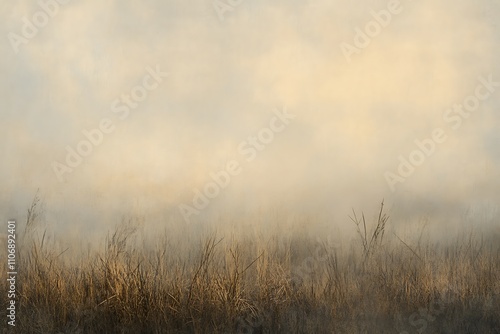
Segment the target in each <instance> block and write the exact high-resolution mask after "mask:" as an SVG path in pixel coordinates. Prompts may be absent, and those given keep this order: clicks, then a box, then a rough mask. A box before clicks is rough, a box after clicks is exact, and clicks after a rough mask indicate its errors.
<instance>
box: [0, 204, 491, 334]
mask: <svg viewBox="0 0 500 334" xmlns="http://www.w3.org/2000/svg"><path fill="white" fill-rule="evenodd" d="M352 218H353V220H354V222H355V223H356V225H353V228H354V229H356V228H358V229H359V230H358V233H359V237H360V238H358V242H356V243H351V244H350V246H349V247H348V248H342V247H339V246H338V245H336V244H332V243H330V242H328V241H326V240H323V242H320V241H318V240H314V239H313V238H309V237H307V236H304V235H292V236H288V237H285V236H283V235H278V234H277V235H275V236H269V237H268V239H267V241H266V242H264V241H262V240H255V239H252V238H250V237H248V238H223V237H219V236H217V234H211V235H208V236H206V237H205V239H204V240H202V241H200V242H199V243H197V244H192V245H189V248H188V249H189V250H188V251H183V252H179V247H180V245H179V244H176V243H175V242H174V241H172V240H168V238H166V239H163V241H161V242H157V243H154V242H147V243H141V240H137V238H135V240H133V239H134V236H135V235H136V228H135V227H134V226H133V225H130V224H122V225H120V226H118V227H117V229H116V230H115V232H114V233H113V234H111V235H108V237H107V238H106V240H105V241H104V244H103V245H102V247H101V248H98V247H96V248H95V249H94V250H91V251H87V252H82V253H81V256H79V257H78V258H77V259H76V258H74V257H72V256H70V255H69V254H68V253H69V252H66V253H65V252H64V249H59V248H58V247H57V246H55V245H54V244H50V245H49V244H47V241H46V239H45V237H44V236H39V237H36V234H35V233H32V234H31V235H30V233H29V231H28V233H27V234H28V235H27V236H26V239H25V241H24V243H23V246H22V248H21V249H20V252H21V253H20V256H19V259H18V260H19V261H20V266H19V272H20V274H19V276H18V295H19V304H18V305H19V310H18V324H17V326H16V330H17V332H19V333H500V298H499V295H500V283H499V278H500V246H499V244H498V243H494V242H486V241H484V240H482V239H481V238H480V237H479V236H474V235H473V234H468V235H462V237H458V238H457V239H456V241H455V242H453V243H451V244H447V245H440V244H432V243H431V242H430V241H427V242H424V241H422V240H419V241H418V242H415V243H409V242H405V241H404V240H402V239H399V238H398V237H395V236H385V238H384V229H385V223H386V221H387V220H386V219H385V216H384V214H383V212H382V210H381V212H380V215H379V216H378V221H376V222H375V225H374V226H373V229H371V228H370V226H367V225H370V224H368V223H367V222H366V221H363V219H364V217H359V216H356V217H354V216H353V217H352ZM28 225H29V224H28ZM4 269H5V268H2V272H3V273H5V272H6V270H4ZM2 286H3V287H4V288H6V280H5V279H2ZM4 291H5V290H4ZM4 309H5V308H4ZM2 312H3V314H2V316H4V319H5V311H4V310H3V311H2Z"/></svg>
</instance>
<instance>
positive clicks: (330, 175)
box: [0, 0, 500, 231]
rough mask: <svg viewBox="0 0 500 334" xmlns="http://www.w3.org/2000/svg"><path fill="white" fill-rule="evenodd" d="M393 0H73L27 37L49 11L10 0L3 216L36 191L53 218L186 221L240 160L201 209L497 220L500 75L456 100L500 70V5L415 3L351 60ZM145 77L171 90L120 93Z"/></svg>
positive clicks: (3, 65) (0, 111)
mask: <svg viewBox="0 0 500 334" xmlns="http://www.w3.org/2000/svg"><path fill="white" fill-rule="evenodd" d="M42 2H43V3H52V2H51V1H48V0H46V1H42ZM214 3H215V4H216V5H218V6H219V7H217V8H218V9H216V7H214ZM221 3H223V4H226V6H231V5H227V4H228V3H233V4H234V6H231V10H227V11H224V12H220V10H221V9H220V8H223V7H220V6H221ZM388 3H389V1H378V0H372V1H368V0H364V1H357V2H355V3H353V1H340V0H334V1H326V0H303V1H298V0H296V1H290V0H288V1H285V0H277V1H263V0H242V1H239V2H238V1H232V2H228V1H227V0H221V1H218V2H213V1H211V0H203V1H201V0H195V1H181V0H166V1H160V0H146V1H118V0H102V1H90V0H72V1H69V2H68V3H67V4H59V5H58V8H57V12H55V13H54V15H53V17H49V19H48V22H46V24H45V25H44V26H43V27H39V28H38V31H37V32H36V34H35V36H33V37H31V38H25V37H23V27H24V25H25V24H26V23H25V22H26V21H23V17H26V19H27V20H29V21H30V22H33V15H36V13H38V12H40V11H41V10H42V9H41V7H40V5H39V4H38V3H36V2H35V1H27V0H24V1H15V2H12V1H4V2H2V4H1V5H0V16H1V18H2V20H1V21H2V26H1V27H2V28H1V29H2V30H1V35H2V36H4V37H3V38H2V39H1V41H0V45H1V50H2V52H1V54H0V72H1V77H0V78H1V79H0V85H1V90H0V94H1V99H0V115H1V123H0V131H1V133H2V137H3V140H2V144H0V152H1V153H2V154H1V156H2V163H1V164H0V186H1V192H0V196H1V203H0V210H1V212H2V215H1V216H2V217H3V218H2V219H4V220H5V219H7V218H18V219H23V218H24V215H25V210H26V208H27V206H28V205H29V203H30V201H31V199H32V198H33V196H34V195H35V193H36V190H37V189H38V188H39V189H40V195H41V197H42V199H43V202H44V205H45V214H44V219H45V220H46V222H47V223H48V224H55V225H58V226H63V227H64V228H65V230H68V231H70V230H71V231H79V230H85V229H86V228H88V227H91V228H96V227H97V226H100V225H104V226H108V225H106V224H109V223H115V222H116V221H118V220H119V219H120V218H121V217H122V216H126V215H138V216H144V217H146V218H147V219H151V221H153V220H154V221H161V220H162V219H176V220H178V221H179V222H181V223H183V222H184V220H183V218H182V216H181V214H180V212H179V205H180V204H186V205H193V204H192V201H193V197H194V194H195V189H199V190H202V189H203V187H204V186H205V185H206V184H207V182H210V181H211V178H210V174H211V173H214V172H218V171H221V170H224V169H225V168H226V165H227V163H228V162H229V161H232V160H235V161H237V162H238V163H239V164H240V167H241V173H239V174H238V175H236V176H232V177H231V180H230V182H229V184H228V185H227V187H225V188H224V189H222V190H221V191H220V194H219V195H218V196H216V197H215V198H214V199H211V200H210V204H209V205H208V206H207V208H205V209H203V210H200V213H199V214H198V215H193V216H192V219H201V220H203V219H208V218H209V217H213V216H214V215H215V216H217V215H221V216H223V215H225V214H228V215H230V214H239V215H247V214H249V213H254V212H260V210H264V211H265V210H282V211H284V212H288V213H289V214H290V215H303V214H305V215H317V216H321V217H323V218H325V217H329V218H328V219H330V218H331V219H334V220H337V221H339V222H340V221H342V220H347V215H348V214H349V213H350V210H351V208H353V207H354V208H357V209H359V210H361V209H362V210H366V211H369V212H371V210H373V208H375V207H376V206H377V205H378V203H379V202H380V201H381V200H382V198H385V200H386V203H387V204H388V205H389V207H390V208H391V210H393V215H394V216H395V217H399V219H400V220H401V221H404V220H406V219H408V220H411V219H418V217H421V216H429V217H431V218H432V217H436V221H438V220H440V219H446V217H449V219H456V217H459V216H460V215H463V214H464V212H466V211H467V209H470V210H469V213H470V212H473V213H475V214H477V215H478V216H476V217H475V218H474V219H475V220H474V219H473V220H474V222H476V223H479V222H482V221H483V220H491V218H492V217H493V216H494V215H498V214H500V212H499V210H498V206H497V204H498V200H499V199H500V192H499V191H498V189H499V185H500V181H499V180H500V146H499V143H500V134H499V133H500V132H499V131H498V129H499V127H500V114H499V108H500V85H499V86H497V87H496V88H494V89H493V91H490V92H489V93H490V94H489V96H488V97H487V98H485V99H484V100H481V101H480V103H479V105H478V106H477V108H475V109H474V111H473V112H470V115H468V116H467V117H460V120H459V119H457V118H456V117H457V116H458V115H459V114H457V113H448V114H447V112H448V110H449V109H450V108H453V106H454V105H457V104H463V103H464V100H465V99H466V98H468V97H470V96H473V95H474V94H475V92H476V88H477V86H478V85H480V84H481V81H480V79H479V78H480V77H481V78H483V79H485V80H486V79H488V78H492V80H493V81H494V82H500V71H499V68H498V59H499V57H498V56H500V53H499V50H500V29H498V26H497V22H498V19H499V18H500V4H499V3H498V2H495V1H492V0H479V1H472V0H453V1H451V0H446V1H429V0H419V1H416V0H413V1H410V0H402V1H401V2H400V5H399V7H398V8H399V9H400V11H399V13H397V14H393V15H391V20H390V23H389V24H387V25H386V26H385V27H381V29H380V32H379V33H377V34H374V35H375V36H373V37H369V39H370V43H369V45H368V46H366V47H364V48H358V52H357V53H353V54H351V56H350V57H349V58H350V59H347V57H346V56H345V55H344V53H343V51H342V48H341V45H342V44H343V43H347V44H349V45H351V46H354V47H355V41H354V39H355V36H356V34H357V30H356V28H357V27H358V28H360V29H361V30H364V29H365V26H366V24H367V23H369V22H370V21H373V20H374V17H373V14H372V12H379V11H381V10H385V11H387V10H388ZM224 8H227V7H224ZM218 10H219V12H218ZM39 17H40V18H42V16H39ZM221 17H222V18H223V20H222V19H221ZM42 23H43V22H42ZM25 30H26V29H25ZM28 30H29V29H28ZM13 34H16V36H17V37H15V38H17V39H15V38H14V37H13V36H14V35H13ZM13 38H14V39H13ZM13 40H15V41H17V42H13ZM20 40H22V41H23V42H19V41H20ZM344 45H345V44H344ZM16 51H17V52H16ZM157 69H159V70H160V71H161V72H162V75H161V76H159V75H158V74H156V76H157V77H158V80H157V81H154V77H153V76H151V71H155V70H157ZM167 72H168V75H167V74H165V73H167ZM147 75H150V77H149V79H147V80H146V81H147V83H148V84H149V85H150V86H155V88H152V89H151V90H146V92H147V96H146V97H145V98H144V99H143V100H142V101H139V102H137V105H136V106H134V108H132V107H124V106H126V102H124V101H123V100H122V96H123V94H128V95H130V94H131V91H132V90H133V88H134V87H136V86H141V85H144V78H145V76H147ZM154 83H157V84H154ZM490 88H491V87H490ZM143 91H144V90H143ZM481 92H482V93H485V92H487V88H484V87H483V88H482V90H481ZM471 101H472V100H471ZM113 106H114V108H113ZM119 107H122V109H121V112H119V111H118V108H119ZM127 108H128V109H129V110H128V111H127V113H128V114H127V116H126V117H125V110H126V109H127ZM277 110H278V111H283V110H287V112H288V113H290V114H293V115H294V116H295V118H293V120H291V121H290V122H289V124H287V125H286V127H285V128H284V130H283V131H281V132H279V133H274V139H273V140H272V141H271V142H270V143H268V144H267V145H265V148H264V149H263V150H261V151H260V150H258V152H257V155H256V157H255V159H253V160H252V161H247V159H246V156H244V155H242V154H241V152H240V151H239V149H238V147H239V146H240V145H242V143H244V142H245V141H246V140H248V137H249V136H255V135H256V134H258V133H259V132H260V131H261V130H262V129H264V128H268V127H269V124H270V121H271V119H272V118H273V117H275V113H276V112H277ZM445 115H448V118H446V117H445ZM451 117H455V118H454V121H452V118H451ZM103 119H107V120H109V121H110V122H111V123H112V127H113V131H111V132H110V133H107V134H103V138H102V140H101V141H100V144H99V145H97V146H94V147H93V148H92V152H91V153H90V154H89V155H88V156H86V157H83V159H82V162H81V163H80V164H79V165H78V166H77V167H75V168H71V169H72V172H71V173H69V172H68V173H63V174H64V175H63V177H62V181H61V180H59V178H58V175H57V173H56V172H55V171H54V163H55V162H57V163H60V164H66V163H65V161H66V157H67V154H68V151H67V147H68V146H69V147H70V148H72V149H75V150H76V147H77V145H78V144H79V143H80V142H81V141H82V140H85V139H86V138H85V135H84V134H83V133H82V131H85V130H87V131H89V130H92V129H96V128H98V127H99V125H100V122H101V121H102V120H103ZM459 121H460V124H459V123H458V122H459ZM108 125H109V124H108ZM436 128H439V129H442V130H443V131H444V133H445V136H446V140H444V142H442V143H438V144H436V148H435V151H434V153H433V154H432V155H430V156H429V157H425V161H424V162H423V163H422V164H421V165H420V166H417V167H416V168H415V171H414V172H413V174H412V175H411V176H409V177H407V178H405V182H404V183H403V182H398V183H397V184H395V187H394V189H391V187H390V186H389V184H388V182H387V180H386V175H387V174H386V173H387V172H390V173H395V174H397V173H398V172H397V170H398V166H399V164H400V160H399V156H402V157H404V158H406V159H408V158H409V156H410V154H411V153H412V152H413V151H414V150H415V149H417V145H416V144H415V140H420V141H422V140H425V139H430V138H432V133H433V130H435V129H436ZM59 176H61V175H59ZM392 190H394V191H392ZM471 210H472V211H471ZM485 212H486V213H485ZM484 215H486V216H487V218H481V217H483V216H484Z"/></svg>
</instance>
